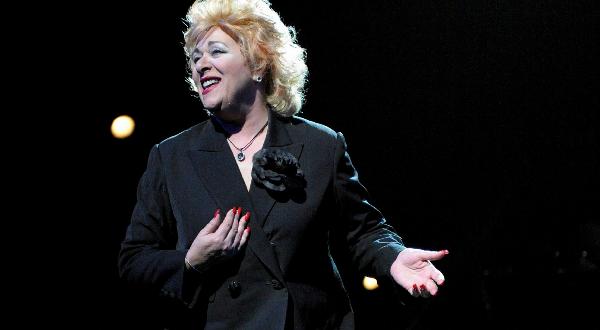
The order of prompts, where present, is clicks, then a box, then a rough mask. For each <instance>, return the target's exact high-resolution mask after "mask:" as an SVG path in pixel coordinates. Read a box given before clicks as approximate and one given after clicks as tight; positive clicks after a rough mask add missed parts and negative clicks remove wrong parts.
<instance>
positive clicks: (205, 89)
mask: <svg viewBox="0 0 600 330" xmlns="http://www.w3.org/2000/svg"><path fill="white" fill-rule="evenodd" d="M219 82H221V78H217V77H205V78H202V79H201V80H200V85H201V86H202V95H206V94H208V93H209V92H210V91H212V90H213V89H215V87H217V85H218V84H219Z"/></svg>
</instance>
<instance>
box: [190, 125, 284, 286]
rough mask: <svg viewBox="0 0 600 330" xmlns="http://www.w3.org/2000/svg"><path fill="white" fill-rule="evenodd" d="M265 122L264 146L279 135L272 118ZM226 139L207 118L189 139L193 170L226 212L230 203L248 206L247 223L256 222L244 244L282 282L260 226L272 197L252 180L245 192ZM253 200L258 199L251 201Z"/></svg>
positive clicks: (217, 126) (271, 250) (270, 248)
mask: <svg viewBox="0 0 600 330" xmlns="http://www.w3.org/2000/svg"><path fill="white" fill-rule="evenodd" d="M269 125H270V126H271V127H269V131H268V132H269V133H268V134H267V138H266V140H265V146H266V145H267V141H269V140H272V139H273V138H275V140H276V141H277V140H278V139H279V138H277V137H276V136H277V134H278V133H275V131H277V130H278V128H274V129H273V131H272V130H271V128H272V127H274V126H277V125H276V124H275V123H274V122H273V121H270V124H269ZM274 135H275V136H274ZM226 141H227V140H226V138H225V134H224V132H222V131H220V127H219V125H218V124H215V123H213V121H212V120H209V121H208V122H207V124H206V125H205V127H204V128H203V130H202V132H201V133H200V134H199V136H198V137H197V138H196V139H195V140H194V141H193V142H192V144H191V150H190V152H189V156H190V159H191V161H192V163H193V166H194V169H195V171H196V174H197V175H198V176H199V177H200V179H201V180H202V183H203V184H204V186H205V187H206V189H207V191H208V193H209V195H210V196H211V197H212V198H213V199H214V201H215V203H216V205H217V206H218V207H219V208H221V210H223V212H227V211H228V210H229V209H230V208H232V207H234V206H242V207H243V208H244V209H250V211H251V212H252V214H253V216H252V218H253V219H255V220H254V221H252V219H251V220H250V224H252V223H256V224H258V225H254V226H252V225H251V228H252V232H251V234H250V239H249V241H248V247H249V248H250V250H252V252H253V253H254V254H255V255H256V256H257V257H258V259H259V260H260V261H261V262H262V263H263V264H264V265H265V266H266V267H267V268H268V269H269V271H270V272H271V273H272V274H273V276H275V277H276V278H277V279H278V280H280V281H282V282H284V280H283V275H282V272H281V269H280V267H279V262H278V261H277V257H276V256H275V252H274V251H273V248H272V246H271V245H270V243H269V240H268V238H267V235H266V234H265V232H264V231H263V229H262V223H263V222H264V218H265V217H266V215H267V214H268V210H269V209H270V207H272V205H273V202H274V200H273V199H272V198H271V197H270V196H269V195H268V194H267V193H266V192H265V193H264V195H265V196H263V194H262V192H259V190H264V189H261V188H258V187H254V183H252V185H251V189H250V191H251V192H252V197H251V195H250V194H248V192H247V191H246V185H245V183H244V180H243V179H242V176H241V174H240V171H239V168H238V166H237V164H236V163H235V159H234V156H233V155H232V153H231V151H230V150H229V147H228V146H227V142H226ZM254 195H256V197H254ZM263 199H264V200H263ZM255 201H256V202H258V203H255ZM263 214H264V216H263Z"/></svg>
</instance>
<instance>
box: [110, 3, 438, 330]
mask: <svg viewBox="0 0 600 330" xmlns="http://www.w3.org/2000/svg"><path fill="white" fill-rule="evenodd" d="M187 18H188V21H189V29H188V30H187V32H186V34H185V41H186V45H185V47H186V52H187V54H188V56H189V60H190V68H191V81H192V82H193V84H194V87H195V89H197V91H198V93H199V95H200V99H201V101H202V104H203V105H204V107H205V109H206V110H207V111H208V112H209V113H210V115H211V117H210V119H209V120H207V121H205V122H202V123H200V124H198V125H196V126H194V127H192V128H190V129H188V130H186V131H184V132H181V133H180V134H178V135H176V136H174V137H171V138H169V139H167V140H165V141H163V142H161V143H159V144H157V145H155V146H154V147H153V148H152V150H151V152H150V155H149V160H148V165H147V169H146V171H145V173H144V175H143V176H142V178H141V180H140V185H139V187H138V201H137V204H136V206H135V209H134V211H133V215H132V219H131V224H130V226H129V228H128V230H127V234H126V237H125V239H124V241H123V243H122V248H121V252H120V260H119V266H120V274H121V276H122V277H123V278H125V279H126V280H128V281H130V282H132V283H138V284H142V285H145V286H147V287H149V288H151V289H154V290H156V291H157V292H160V293H161V294H162V295H163V296H167V297H170V298H172V299H174V300H176V301H179V302H181V306H185V308H183V307H182V309H185V310H186V312H184V313H183V314H181V315H180V316H178V318H177V320H174V322H175V323H178V326H180V327H182V328H184V327H188V328H194V327H195V328H202V327H204V328H207V329H233V328H236V329H237V328H240V329H288V328H298V329H332V328H353V315H352V311H351V307H350V303H349V300H348V297H347V294H346V291H345V289H344V287H343V285H342V281H341V279H340V275H339V274H338V272H337V268H336V266H335V264H334V262H333V260H332V258H331V256H330V253H329V240H330V236H331V237H333V236H336V237H342V240H343V242H345V244H346V245H347V250H348V252H349V253H350V255H351V256H352V259H353V261H354V262H355V263H356V265H357V267H358V268H359V269H361V270H362V271H365V272H369V273H373V274H375V275H376V276H378V277H380V278H383V277H389V278H390V279H392V280H394V281H395V282H397V283H398V284H399V285H401V286H402V287H404V288H405V289H406V290H408V291H409V292H411V293H412V294H413V295H415V296H429V295H435V294H436V292H437V289H438V288H437V286H438V285H441V284H442V283H443V282H444V277H443V275H442V273H441V272H439V271H438V270H437V269H436V268H435V267H434V266H433V265H432V264H431V263H430V260H438V259H440V258H442V257H443V256H444V255H445V254H447V253H448V252H447V251H437V252H434V251H423V250H417V249H410V248H405V247H404V245H403V244H402V241H401V239H400V237H399V236H398V235H397V234H396V233H395V232H394V230H393V229H392V228H391V227H390V226H389V225H387V224H386V223H385V219H384V218H383V216H382V215H381V214H380V213H379V211H378V210H377V209H375V208H374V207H373V206H371V205H370V204H369V203H367V201H366V200H367V192H366V190H365V189H364V187H363V186H362V185H361V184H360V183H359V182H358V180H357V173H356V171H355V169H354V167H353V165H352V163H351V161H350V158H349V156H348V154H347V153H346V144H345V141H344V137H343V136H342V134H341V133H336V132H335V131H333V130H331V129H329V128H327V127H325V126H323V125H319V124H317V123H314V122H310V121H308V120H306V119H302V118H299V117H296V116H294V114H296V113H297V112H298V111H299V110H300V108H301V105H302V97H303V94H302V89H303V86H304V83H305V78H306V73H307V69H306V65H305V63H304V57H305V54H304V50H303V49H302V48H300V47H299V46H298V45H297V44H296V43H295V38H294V34H293V30H292V29H288V28H287V27H286V26H285V25H284V24H283V23H282V22H281V19H280V18H279V16H278V15H277V13H275V12H274V11H273V10H272V9H271V8H270V4H269V3H268V2H267V1H266V0H239V1H236V0H229V1H228V0H198V1H196V2H195V3H194V4H193V5H192V6H191V8H190V10H189V12H188V16H187ZM251 228H252V229H251Z"/></svg>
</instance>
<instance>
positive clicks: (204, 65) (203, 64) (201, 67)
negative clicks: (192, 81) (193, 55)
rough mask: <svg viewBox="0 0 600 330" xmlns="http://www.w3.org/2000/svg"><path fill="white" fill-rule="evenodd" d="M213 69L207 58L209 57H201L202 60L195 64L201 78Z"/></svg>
mask: <svg viewBox="0 0 600 330" xmlns="http://www.w3.org/2000/svg"><path fill="white" fill-rule="evenodd" d="M211 67H212V66H211V64H210V61H209V59H208V58H207V56H202V57H200V59H198V61H196V64H195V69H196V72H198V74H199V75H200V77H202V76H204V73H205V72H206V71H209V70H210V69H211Z"/></svg>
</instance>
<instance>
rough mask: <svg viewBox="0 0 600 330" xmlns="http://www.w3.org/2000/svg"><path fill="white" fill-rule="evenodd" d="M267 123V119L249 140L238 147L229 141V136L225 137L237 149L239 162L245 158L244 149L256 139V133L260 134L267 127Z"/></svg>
mask: <svg viewBox="0 0 600 330" xmlns="http://www.w3.org/2000/svg"><path fill="white" fill-rule="evenodd" d="M268 124H269V121H268V120H267V122H266V123H265V124H264V125H263V127H262V128H261V129H260V130H259V131H258V132H257V133H256V134H255V135H254V137H253V138H252V139H251V140H250V142H248V143H246V145H245V146H243V147H241V148H238V147H237V146H236V145H235V144H233V142H231V140H230V139H229V138H227V141H229V143H231V145H232V146H233V147H234V148H235V149H236V150H237V151H239V152H238V154H237V156H236V158H237V160H238V161H239V162H243V161H244V159H246V155H244V151H245V150H246V149H248V148H249V147H250V145H251V144H252V142H254V140H256V138H257V137H258V135H260V133H261V132H262V131H264V130H265V127H267V125H268Z"/></svg>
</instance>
